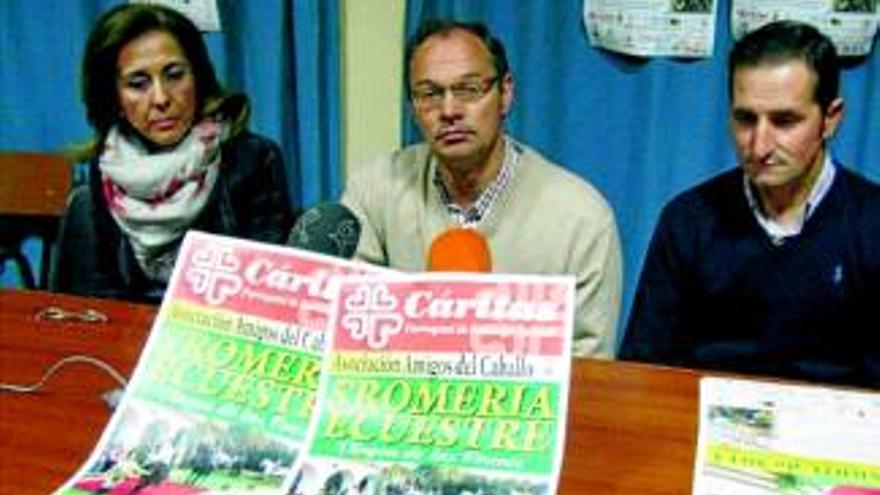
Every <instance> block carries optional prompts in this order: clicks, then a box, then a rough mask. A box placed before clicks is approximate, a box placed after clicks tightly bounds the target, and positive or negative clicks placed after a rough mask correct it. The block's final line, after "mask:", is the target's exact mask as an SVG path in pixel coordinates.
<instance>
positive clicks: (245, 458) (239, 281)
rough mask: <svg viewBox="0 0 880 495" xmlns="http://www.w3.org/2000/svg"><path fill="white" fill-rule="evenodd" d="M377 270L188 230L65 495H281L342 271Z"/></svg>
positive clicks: (310, 401)
mask: <svg viewBox="0 0 880 495" xmlns="http://www.w3.org/2000/svg"><path fill="white" fill-rule="evenodd" d="M380 270H381V269H379V268H375V267H371V266H369V265H365V264H360V263H355V262H351V261H346V260H342V259H339V258H333V257H329V256H323V255H320V254H315V253H311V252H306V251H299V250H296V249H292V248H288V247H283V246H272V245H268V244H262V243H257V242H250V241H243V240H238V239H232V238H228V237H221V236H216V235H209V234H204V233H199V232H190V233H189V234H187V236H186V238H185V239H184V241H183V244H182V246H181V248H180V252H179V254H178V258H177V263H176V265H175V268H174V273H173V275H172V278H171V281H170V283H169V287H168V290H167V292H166V295H165V298H164V300H163V302H162V306H161V307H160V309H159V313H158V315H157V317H156V319H155V321H154V324H153V328H152V330H151V332H150V336H149V339H148V341H147V344H146V346H145V348H144V351H143V353H142V355H141V357H140V360H139V362H138V364H137V367H136V368H135V371H134V373H133V375H132V378H131V380H130V381H129V384H128V386H127V387H126V392H125V395H124V396H123V399H122V401H121V403H120V404H119V406H118V408H117V409H116V411H115V413H114V415H113V417H112V419H111V421H110V423H109V424H108V427H107V428H106V430H105V431H104V433H103V435H102V437H101V440H100V441H99V443H98V445H97V447H96V448H95V450H94V452H93V453H92V455H91V457H90V458H89V459H88V460H87V461H86V463H85V465H84V466H83V468H82V469H81V470H80V471H79V472H78V473H77V474H76V475H74V476H73V477H72V478H71V479H70V480H69V481H68V482H67V483H66V484H65V485H64V486H63V487H62V488H61V489H59V491H58V492H59V493H64V494H83V493H111V494H112V493H139V492H143V493H148V492H149V493H198V492H202V491H213V490H221V491H223V492H224V493H233V492H234V493H240V492H244V491H247V492H249V493H252V492H253V493H285V490H286V489H285V486H286V485H287V484H288V483H290V482H291V480H292V478H293V477H294V476H293V475H292V473H291V471H290V467H291V466H292V464H293V463H294V462H295V461H296V459H297V458H298V457H299V455H300V453H301V450H302V446H303V441H304V439H305V436H306V433H307V427H308V425H309V421H310V418H311V413H312V408H313V406H314V402H315V392H316V390H317V387H318V383H319V373H320V370H321V359H322V356H323V351H324V346H325V341H326V330H327V328H328V321H329V319H328V318H329V311H330V310H331V309H332V307H333V301H334V299H335V296H336V293H335V291H336V289H337V286H336V285H335V281H336V280H337V277H338V276H339V275H344V274H353V273H356V274H363V273H374V272H379V271H380Z"/></svg>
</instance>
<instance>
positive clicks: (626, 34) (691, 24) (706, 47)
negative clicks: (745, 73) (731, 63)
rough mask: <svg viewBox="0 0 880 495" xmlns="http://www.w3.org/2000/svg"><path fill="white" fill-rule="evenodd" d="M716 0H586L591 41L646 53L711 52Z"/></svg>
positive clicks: (631, 52)
mask: <svg viewBox="0 0 880 495" xmlns="http://www.w3.org/2000/svg"><path fill="white" fill-rule="evenodd" d="M716 9H717V3H716V2H715V0H584V25H585V26H586V29H587V34H588V36H589V38H590V44H592V45H593V46H596V47H600V48H605V49H606V50H610V51H614V52H619V53H624V54H627V55H636V56H644V57H663V56H666V57H694V58H696V57H709V56H711V55H712V49H713V47H714V41H715V12H716Z"/></svg>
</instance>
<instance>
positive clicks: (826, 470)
mask: <svg viewBox="0 0 880 495" xmlns="http://www.w3.org/2000/svg"><path fill="white" fill-rule="evenodd" d="M697 449H698V450H697V458H696V466H695V468H694V489H693V493H694V495H716V494H719V495H720V494H731V493H735V494H737V495H753V494H768V493H781V494H815V495H819V494H823V495H878V494H880V394H872V393H867V392H853V391H843V390H838V389H830V388H825V387H810V386H800V385H781V384H775V383H762V382H754V381H747V380H731V379H721V378H704V379H702V380H701V381H700V431H699V439H698V446H697Z"/></svg>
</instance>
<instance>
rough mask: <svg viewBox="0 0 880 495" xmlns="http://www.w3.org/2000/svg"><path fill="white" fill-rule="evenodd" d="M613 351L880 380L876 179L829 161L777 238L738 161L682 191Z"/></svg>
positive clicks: (677, 361) (680, 362)
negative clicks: (794, 223)
mask: <svg viewBox="0 0 880 495" xmlns="http://www.w3.org/2000/svg"><path fill="white" fill-rule="evenodd" d="M620 358H622V359H628V360H636V361H648V362H656V363H665V364H671V365H677V366H688V367H696V368H710V369H715V370H724V371H732V372H739V373H758V374H763V375H771V376H778V377H786V378H796V379H803V380H810V381H821V382H832V383H845V384H851V385H861V386H869V387H880V186H877V185H874V184H872V183H870V182H868V181H867V180H865V179H863V178H861V177H859V176H858V175H856V174H854V173H852V172H849V171H847V170H845V169H843V168H840V167H838V168H837V174H836V176H835V178H834V182H833V184H832V186H831V189H830V190H829V191H828V194H827V196H825V198H824V199H823V200H822V201H821V202H820V203H819V205H818V206H817V207H816V210H815V211H814V212H812V214H811V215H810V217H809V218H808V219H807V221H806V223H805V224H804V226H803V230H802V231H801V233H800V234H799V235H797V236H794V237H790V238H787V239H786V240H785V241H784V242H783V243H781V244H779V245H776V244H774V243H773V242H772V241H771V239H770V237H769V236H768V235H767V234H766V233H765V231H764V230H763V229H762V227H761V226H760V225H759V224H758V222H757V220H756V219H755V216H754V214H753V213H752V211H751V210H750V208H749V205H748V202H747V200H746V197H745V193H744V191H743V177H742V171H741V170H740V169H735V170H731V171H729V172H725V173H723V174H721V175H719V176H717V177H715V178H713V179H711V180H709V181H708V182H705V183H703V184H701V185H699V186H697V187H695V188H693V189H691V190H689V191H686V192H685V193H683V194H681V195H680V196H678V197H677V198H675V199H674V200H673V201H672V202H671V203H670V204H669V205H667V207H666V208H665V209H664V210H663V213H662V215H661V218H660V221H659V224H658V226H657V229H656V231H655V233H654V237H653V239H652V240H651V245H650V248H649V250H648V255H647V257H646V259H645V265H644V268H643V270H642V274H641V279H640V280H639V286H638V289H637V291H636V296H635V299H634V302H633V309H632V313H631V315H630V320H629V324H628V326H627V332H626V335H625V338H624V341H623V346H622V348H621V351H620Z"/></svg>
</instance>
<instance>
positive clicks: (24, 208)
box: [0, 152, 73, 217]
mask: <svg viewBox="0 0 880 495" xmlns="http://www.w3.org/2000/svg"><path fill="white" fill-rule="evenodd" d="M0 177H2V179H0V214H2V215H45V216H55V217H57V216H61V215H63V214H64V208H65V205H66V203H67V194H68V193H69V192H70V186H71V183H72V181H73V170H72V164H71V162H70V160H69V159H68V158H66V157H64V156H61V155H53V154H48V153H19V152H2V153H0Z"/></svg>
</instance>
